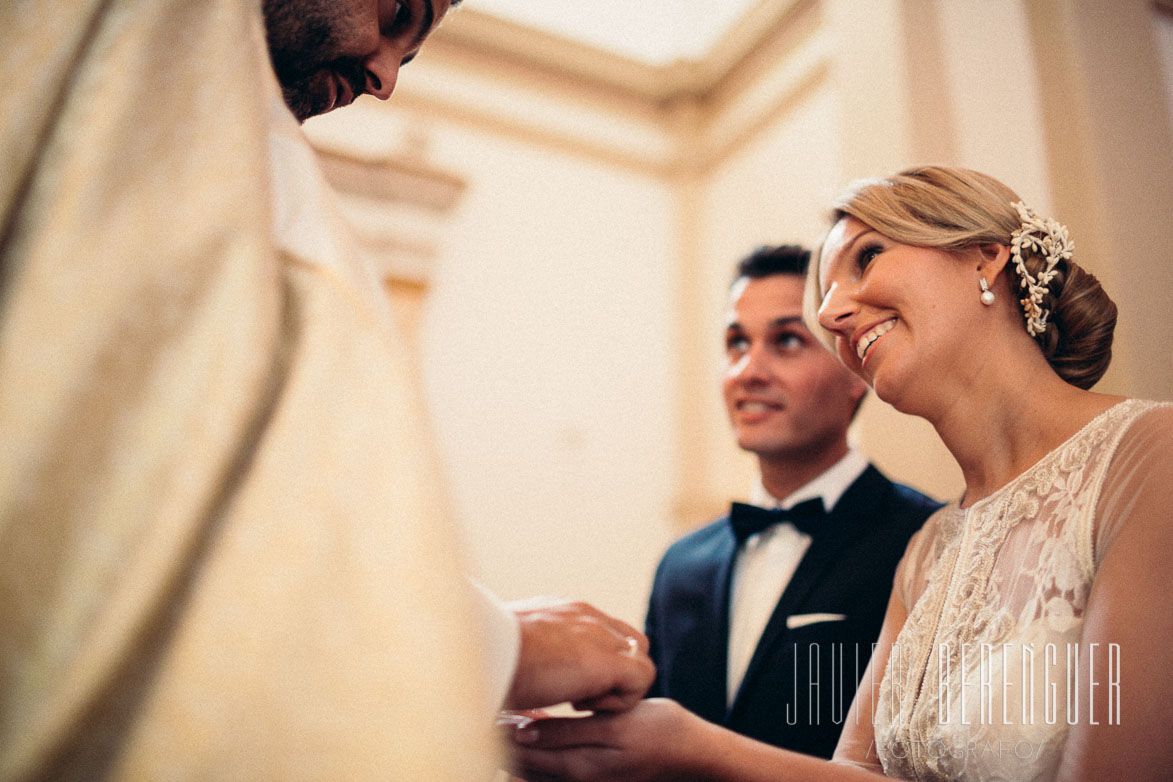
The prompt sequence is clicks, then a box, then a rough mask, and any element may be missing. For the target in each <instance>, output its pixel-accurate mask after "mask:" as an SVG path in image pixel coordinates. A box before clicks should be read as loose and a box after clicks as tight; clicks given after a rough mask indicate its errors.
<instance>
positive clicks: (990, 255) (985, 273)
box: [975, 244, 1010, 288]
mask: <svg viewBox="0 0 1173 782" xmlns="http://www.w3.org/2000/svg"><path fill="white" fill-rule="evenodd" d="M975 250H976V253H975V254H976V256H977V258H976V260H977V271H978V274H980V275H981V276H982V277H985V278H986V282H987V283H989V285H990V287H991V288H993V287H994V283H995V281H997V279H998V278H999V277H1000V276H1001V274H1002V272H1003V271H1004V270H1005V269H1006V264H1008V263H1009V262H1010V248H1009V247H1008V246H1006V245H1004V244H981V245H978V246H977V247H976V248H975Z"/></svg>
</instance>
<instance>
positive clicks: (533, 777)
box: [511, 698, 707, 782]
mask: <svg viewBox="0 0 1173 782" xmlns="http://www.w3.org/2000/svg"><path fill="white" fill-rule="evenodd" d="M706 725H707V724H706V723H704V722H703V721H702V720H701V719H700V717H697V716H696V715H694V714H690V713H689V712H687V711H686V710H685V709H684V708H683V707H682V706H680V705H679V704H678V703H676V702H675V701H670V700H667V699H664V698H650V699H648V700H646V701H641V702H640V703H639V704H638V705H637V706H636V707H635V708H634V709H631V710H630V711H627V712H624V713H622V714H597V715H595V716H593V717H583V718H566V719H560V718H551V719H538V720H535V721H533V722H532V723H530V724H529V725H527V726H526V727H522V728H518V729H515V730H514V731H513V746H512V753H511V754H512V756H513V762H514V766H515V768H514V773H516V774H518V775H519V776H521V777H523V778H525V779H527V780H530V782H545V780H567V781H568V782H570V781H572V782H605V781H608V780H614V779H623V780H630V781H631V782H653V781H654V780H669V779H671V780H680V779H687V778H689V775H688V772H689V770H690V768H689V765H688V764H689V762H690V760H689V758H690V755H691V754H692V753H693V752H694V751H697V749H698V747H699V746H700V745H701V743H703V742H702V739H704V738H706V734H705V730H704V727H705V726H706Z"/></svg>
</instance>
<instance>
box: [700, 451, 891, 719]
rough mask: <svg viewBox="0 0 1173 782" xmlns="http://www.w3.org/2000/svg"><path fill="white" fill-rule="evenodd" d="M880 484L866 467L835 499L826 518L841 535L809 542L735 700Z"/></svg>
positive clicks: (880, 478) (831, 561) (780, 638)
mask: <svg viewBox="0 0 1173 782" xmlns="http://www.w3.org/2000/svg"><path fill="white" fill-rule="evenodd" d="M883 480H884V479H883V476H881V475H880V473H879V471H878V470H876V468H875V467H873V466H871V465H868V468H867V469H866V470H864V472H863V474H862V475H860V477H859V478H857V479H856V481H855V483H853V484H851V486H850V487H848V489H847V491H846V492H844V493H843V496H842V497H840V498H839V502H837V503H836V504H835V510H833V511H832V512H831V513H830V514H829V515H828V516H827V519H826V521H827V523H828V524H833V525H835V526H836V527H838V528H841V529H842V531H843V534H841V535H823V536H821V537H820V538H819V539H817V540H815V541H814V542H812V543H811V545H810V548H808V549H807V551H806V554H805V555H804V556H803V558H802V561H801V562H799V564H798V568H797V569H796V570H795V571H794V576H793V577H792V578H791V579H790V583H789V584H788V585H787V586H786V589H785V590H784V591H783V592H782V597H781V598H780V599H779V600H778V605H777V606H775V607H774V612H773V613H772V614H771V615H770V621H769V622H767V623H766V629H765V630H763V631H762V637H761V640H759V641H758V645H757V648H756V649H754V653H753V657H751V658H750V661H749V667H748V668H746V671H745V676H744V677H743V678H742V680H741V687H740V688H739V697H740V690H741V689H744V688H745V687H746V686H747V685H748V684H749V683H750V682H751V681H752V680H753V678H754V677H755V676H756V675H757V673H758V671H759V670H760V669H761V667H762V665H763V664H765V661H766V660H767V659H768V658H769V654H768V653H769V651H770V648H771V647H772V646H773V645H774V644H776V643H779V642H781V641H784V640H785V637H786V635H787V633H788V630H787V627H786V620H787V618H788V617H790V616H791V615H792V614H795V613H801V611H800V609H801V608H802V606H803V604H804V603H805V602H806V599H807V596H808V595H809V594H810V592H811V590H812V589H813V588H814V587H815V586H816V585H817V584H818V583H819V581H820V580H821V579H822V578H823V577H824V576H825V575H826V574H827V573H828V572H829V571H830V570H832V569H833V568H834V566H835V562H836V560H837V559H838V557H839V553H840V552H841V551H842V550H843V548H844V547H845V546H847V544H848V543H850V542H851V538H852V535H851V534H849V533H850V528H851V527H852V526H854V525H856V524H859V523H860V522H861V520H862V518H863V517H864V515H865V512H866V511H867V509H868V506H869V505H870V504H871V501H872V500H873V499H874V497H875V493H876V491H877V489H878V487H879V486H880V485H882V483H883ZM726 589H728V586H726ZM726 595H728V591H726ZM725 605H726V609H725V610H726V616H725V624H724V625H723V626H724V627H726V628H728V626H729V624H728V622H729V617H728V599H726V601H725ZM726 637H728V635H726ZM736 708H737V699H735V700H734V702H733V708H732V709H730V713H732V711H733V710H734V709H736Z"/></svg>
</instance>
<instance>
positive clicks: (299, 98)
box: [274, 58, 366, 122]
mask: <svg viewBox="0 0 1173 782" xmlns="http://www.w3.org/2000/svg"><path fill="white" fill-rule="evenodd" d="M324 67H325V68H326V69H325V70H323V66H319V67H318V68H317V70H314V71H312V72H311V73H308V74H304V75H298V76H289V75H285V76H283V75H282V73H281V72H280V71H278V72H277V80H278V81H280V82H281V95H282V97H284V98H285V105H286V106H288V107H289V110H290V111H291V112H293V116H295V117H297V121H298V122H305V121H306V120H307V119H309V118H310V117H314V116H317V115H318V114H323V113H325V112H327V111H329V110H330V109H331V108H332V106H331V105H330V95H331V94H332V91H331V89H330V88H329V86H326V85H325V82H327V81H328V80H329V79H330V78H331V76H330V73H331V72H333V73H334V74H336V75H337V76H338V77H339V78H341V79H344V80H345V81H347V82H348V83H349V84H350V89H351V92H352V94H354V95H355V96H358V95H361V94H362V93H363V90H364V88H365V87H366V73H365V71H364V70H363V67H362V64H361V63H358V62H357V61H354V60H353V59H351V58H346V59H342V60H335V61H333V62H331V63H329V64H328V65H326V66H324ZM274 70H276V66H275V65H274Z"/></svg>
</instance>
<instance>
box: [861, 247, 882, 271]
mask: <svg viewBox="0 0 1173 782" xmlns="http://www.w3.org/2000/svg"><path fill="white" fill-rule="evenodd" d="M883 251H884V248H883V247H881V246H880V245H878V244H869V245H867V246H866V247H864V248H863V249H861V250H860V251H859V257H857V258H856V259H855V263H856V266H858V267H859V270H860V271H863V270H864V269H866V268H867V267H868V264H870V263H871V262H872V261H874V260H875V259H876V256H877V255H879V254H880V253H881V252H883Z"/></svg>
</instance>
